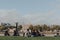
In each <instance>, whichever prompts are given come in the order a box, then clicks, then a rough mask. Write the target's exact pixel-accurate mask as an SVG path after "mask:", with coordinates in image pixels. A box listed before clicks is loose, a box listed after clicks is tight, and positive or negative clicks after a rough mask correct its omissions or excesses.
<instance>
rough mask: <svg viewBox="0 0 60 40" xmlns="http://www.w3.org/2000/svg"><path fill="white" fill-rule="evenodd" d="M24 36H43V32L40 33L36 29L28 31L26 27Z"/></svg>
mask: <svg viewBox="0 0 60 40" xmlns="http://www.w3.org/2000/svg"><path fill="white" fill-rule="evenodd" d="M24 34H25V33H24ZM24 34H23V36H24ZM26 36H27V37H38V36H44V34H41V33H40V32H39V31H38V30H31V31H29V29H27V32H26Z"/></svg>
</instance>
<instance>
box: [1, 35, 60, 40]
mask: <svg viewBox="0 0 60 40" xmlns="http://www.w3.org/2000/svg"><path fill="white" fill-rule="evenodd" d="M0 40H60V37H29V38H28V37H18V36H17V37H14V36H10V37H9V36H2V37H0Z"/></svg>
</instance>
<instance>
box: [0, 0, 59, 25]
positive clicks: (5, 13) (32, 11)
mask: <svg viewBox="0 0 60 40" xmlns="http://www.w3.org/2000/svg"><path fill="white" fill-rule="evenodd" d="M1 22H5V23H15V22H19V23H20V24H59V25H60V0H0V23H1Z"/></svg>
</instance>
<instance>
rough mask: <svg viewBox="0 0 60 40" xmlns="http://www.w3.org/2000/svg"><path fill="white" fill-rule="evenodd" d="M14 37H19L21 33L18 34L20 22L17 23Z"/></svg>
mask: <svg viewBox="0 0 60 40" xmlns="http://www.w3.org/2000/svg"><path fill="white" fill-rule="evenodd" d="M14 36H19V32H18V22H16V30H15V31H14Z"/></svg>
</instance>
